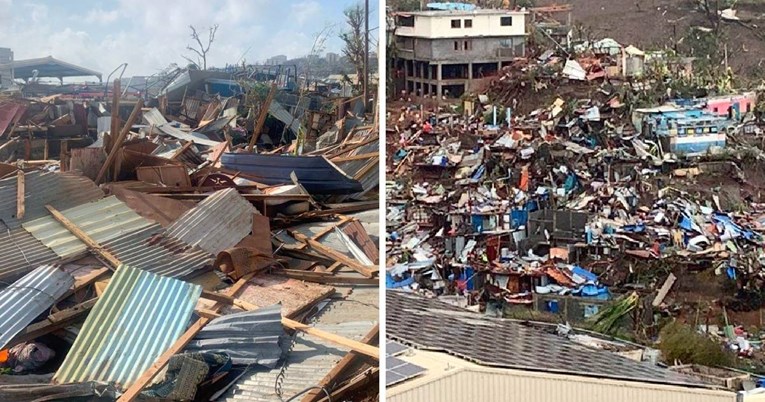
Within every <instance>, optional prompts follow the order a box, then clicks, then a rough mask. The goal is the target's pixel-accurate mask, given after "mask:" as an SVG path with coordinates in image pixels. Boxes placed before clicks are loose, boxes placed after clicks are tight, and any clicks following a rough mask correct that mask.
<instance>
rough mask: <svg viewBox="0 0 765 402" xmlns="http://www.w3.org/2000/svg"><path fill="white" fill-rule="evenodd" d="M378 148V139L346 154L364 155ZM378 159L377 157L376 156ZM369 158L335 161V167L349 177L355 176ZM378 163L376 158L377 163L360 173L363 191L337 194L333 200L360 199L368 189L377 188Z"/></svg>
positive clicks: (378, 183) (378, 178) (378, 181)
mask: <svg viewBox="0 0 765 402" xmlns="http://www.w3.org/2000/svg"><path fill="white" fill-rule="evenodd" d="M379 149H380V141H379V140H378V141H373V142H371V143H369V144H367V145H364V146H361V147H359V148H356V149H354V150H353V151H351V152H350V153H348V155H347V156H354V155H364V154H368V153H372V152H377V151H379ZM378 159H379V157H378ZM370 160H371V158H367V159H357V160H352V161H346V162H337V163H336V165H337V167H338V168H339V169H340V170H342V171H343V172H345V174H347V175H348V176H350V177H356V175H357V174H358V173H359V172H360V171H361V169H362V168H364V167H365V166H366V165H367V164H368V163H369V161H370ZM379 172H380V164H379V160H378V164H377V166H376V167H374V168H372V169H369V170H367V172H366V173H365V174H364V175H362V176H361V177H360V178H359V179H358V180H359V182H360V183H361V187H363V188H364V191H361V192H359V193H355V194H348V195H337V196H334V197H333V201H334V202H342V201H345V200H348V199H361V198H362V197H364V195H366V194H367V193H368V192H369V191H370V190H372V189H374V188H377V187H378V186H379V185H380V175H379Z"/></svg>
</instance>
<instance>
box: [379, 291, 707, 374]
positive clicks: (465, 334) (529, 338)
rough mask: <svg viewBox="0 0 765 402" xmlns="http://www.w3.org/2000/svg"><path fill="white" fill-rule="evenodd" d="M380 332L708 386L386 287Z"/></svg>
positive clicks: (428, 345) (497, 360)
mask: <svg viewBox="0 0 765 402" xmlns="http://www.w3.org/2000/svg"><path fill="white" fill-rule="evenodd" d="M385 300H386V318H385V323H386V331H387V332H386V336H387V337H388V338H390V339H393V340H395V341H398V342H401V343H404V344H408V345H411V346H413V347H415V348H418V349H424V350H432V351H443V352H447V353H449V354H451V355H454V356H457V357H460V358H462V359H465V360H467V361H470V362H473V363H476V364H480V365H483V366H489V367H495V368H511V369H520V370H529V371H543V372H552V373H559V374H571V375H580V376H587V377H599V378H611V379H618V380H626V381H638V382H647V383H658V384H668V385H683V386H695V387H711V386H709V385H707V384H703V383H700V382H699V381H697V380H695V379H693V378H691V377H688V376H685V375H681V374H678V373H675V372H672V371H670V370H667V369H663V368H660V367H658V366H655V365H651V364H649V363H641V362H636V361H634V360H630V359H628V358H626V357H623V356H620V355H617V354H615V353H611V352H608V351H604V350H599V349H594V348H589V347H586V346H584V345H580V344H577V343H574V342H571V341H569V340H568V339H566V338H563V337H559V336H557V335H555V334H552V333H548V332H546V331H544V330H542V329H539V328H534V327H530V326H526V325H523V324H522V323H520V322H517V321H512V320H503V319H493V318H487V317H484V316H482V315H479V314H476V313H473V312H470V311H467V310H464V309H460V308H458V307H455V306H452V305H450V304H446V303H444V302H441V301H438V300H434V299H426V298H423V297H420V296H416V295H412V294H408V293H404V292H399V291H390V290H389V291H388V292H386V298H385Z"/></svg>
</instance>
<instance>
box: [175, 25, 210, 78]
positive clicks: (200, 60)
mask: <svg viewBox="0 0 765 402" xmlns="http://www.w3.org/2000/svg"><path fill="white" fill-rule="evenodd" d="M189 29H191V39H194V40H195V41H196V42H197V45H198V46H199V49H196V48H193V47H191V46H186V50H191V51H192V52H194V53H196V55H197V61H196V62H195V61H194V60H192V59H191V58H189V57H186V56H182V57H183V58H184V59H186V60H188V61H189V62H190V63H193V64H196V65H197V66H200V67H202V70H207V52H209V51H210V45H212V43H213V42H214V41H215V33H216V32H218V24H215V25H213V26H211V27H210V28H209V30H210V32H209V34H208V36H207V46H205V45H204V44H202V39H200V38H199V33H198V32H197V29H196V28H194V26H193V25H189Z"/></svg>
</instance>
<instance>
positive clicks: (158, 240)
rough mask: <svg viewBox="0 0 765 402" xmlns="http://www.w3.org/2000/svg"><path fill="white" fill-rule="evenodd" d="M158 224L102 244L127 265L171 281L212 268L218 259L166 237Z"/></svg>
mask: <svg viewBox="0 0 765 402" xmlns="http://www.w3.org/2000/svg"><path fill="white" fill-rule="evenodd" d="M162 233H163V229H162V228H161V227H160V226H159V225H158V224H154V225H151V226H147V227H145V228H142V229H139V230H136V231H133V232H130V233H126V234H124V235H121V236H119V237H117V238H116V239H113V240H110V241H107V242H105V243H103V244H102V246H104V248H105V249H107V250H109V251H110V252H112V253H113V254H114V255H116V256H117V258H118V259H119V260H120V261H121V262H122V263H124V264H127V265H130V266H132V267H134V268H139V269H142V270H144V271H148V272H153V273H155V274H158V275H162V276H169V277H171V278H183V277H186V276H189V275H190V274H191V273H193V272H194V271H196V270H198V269H201V268H204V267H205V266H208V265H212V262H213V260H214V258H215V256H213V255H211V254H208V253H207V252H206V251H204V250H201V249H200V248H198V247H192V246H189V245H187V244H185V243H183V242H181V241H180V240H176V239H173V238H167V237H166V236H163V235H162Z"/></svg>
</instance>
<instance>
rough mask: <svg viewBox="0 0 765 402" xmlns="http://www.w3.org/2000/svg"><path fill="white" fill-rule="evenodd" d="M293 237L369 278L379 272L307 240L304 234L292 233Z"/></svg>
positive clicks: (374, 268)
mask: <svg viewBox="0 0 765 402" xmlns="http://www.w3.org/2000/svg"><path fill="white" fill-rule="evenodd" d="M292 236H293V237H295V238H296V239H297V240H298V241H301V242H303V243H307V244H308V245H309V246H310V247H311V248H312V249H314V250H316V251H317V252H319V253H321V254H324V255H326V256H327V257H329V258H331V259H333V260H335V261H338V262H341V263H342V264H343V265H346V266H347V267H349V268H351V269H353V270H354V271H356V272H358V273H360V274H362V275H364V276H366V277H367V278H372V277H374V276H375V274H376V273H377V272H378V270H379V269H378V268H377V267H375V266H372V265H363V264H361V263H359V262H358V261H356V260H355V259H352V258H349V257H348V256H346V255H345V254H343V253H341V252H339V251H337V250H335V249H333V248H332V247H328V246H325V245H323V244H321V243H319V242H318V241H316V240H313V239H309V238H307V237H306V236H305V235H304V234H301V233H296V232H292Z"/></svg>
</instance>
